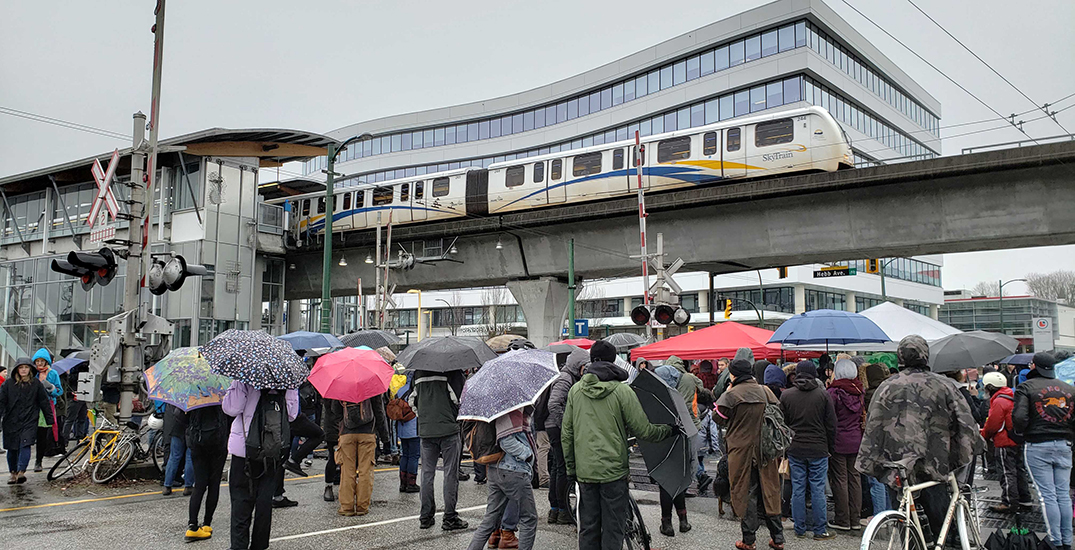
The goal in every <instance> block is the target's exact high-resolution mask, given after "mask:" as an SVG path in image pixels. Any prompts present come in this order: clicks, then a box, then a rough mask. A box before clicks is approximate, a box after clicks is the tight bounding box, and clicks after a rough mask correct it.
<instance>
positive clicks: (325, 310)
mask: <svg viewBox="0 0 1075 550" xmlns="http://www.w3.org/2000/svg"><path fill="white" fill-rule="evenodd" d="M335 165H336V144H334V143H329V144H328V171H327V172H326V177H325V251H324V252H325V253H324V258H323V259H322V260H323V261H322V265H321V332H323V333H325V334H331V333H332V213H333V212H332V211H333V205H332V199H333V194H332V187H333V182H334V181H335V180H334V178H335V177H336V171H335Z"/></svg>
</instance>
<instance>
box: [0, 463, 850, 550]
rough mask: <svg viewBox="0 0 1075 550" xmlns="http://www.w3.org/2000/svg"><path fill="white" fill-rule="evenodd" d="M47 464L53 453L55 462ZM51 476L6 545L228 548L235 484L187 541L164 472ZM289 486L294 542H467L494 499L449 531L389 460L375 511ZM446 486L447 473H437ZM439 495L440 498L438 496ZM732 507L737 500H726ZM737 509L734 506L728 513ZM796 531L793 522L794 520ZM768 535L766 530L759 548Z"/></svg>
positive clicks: (473, 492) (563, 539)
mask: <svg viewBox="0 0 1075 550" xmlns="http://www.w3.org/2000/svg"><path fill="white" fill-rule="evenodd" d="M46 465H47V463H46ZM323 469H324V460H315V461H314V465H313V467H312V468H311V473H317V472H321V471H323ZM62 487H63V484H49V483H48V482H46V481H45V479H44V474H43V473H42V474H36V475H35V474H31V479H30V481H29V482H28V483H27V484H25V485H21V486H6V485H0V548H12V549H14V548H18V549H27V548H32V549H38V548H40V549H50V550H59V549H79V550H84V549H90V550H93V549H102V550H104V549H119V548H123V549H126V548H152V549H158V548H161V549H165V548H185V549H186V550H194V549H206V550H208V549H224V548H228V536H227V531H228V521H229V518H230V504H229V500H228V490H227V488H226V487H225V488H222V489H221V499H220V504H219V507H218V509H217V518H216V520H215V521H214V523H215V524H216V525H215V527H216V528H217V530H218V532H217V533H216V534H215V535H214V537H213V538H212V539H210V540H207V541H200V542H197V543H192V544H190V545H188V544H185V543H184V540H183V532H184V530H185V529H186V516H187V503H188V502H189V500H188V497H183V496H182V494H181V491H179V492H176V493H173V495H172V496H168V497H165V496H163V495H161V494H160V487H159V485H158V484H157V483H156V482H151V481H150V482H122V481H121V482H119V486H117V487H101V486H96V485H92V484H87V483H74V484H72V483H68V487H67V488H66V489H62ZM286 487H287V496H288V497H289V498H291V499H294V500H296V501H298V502H299V506H298V507H295V508H287V509H279V510H275V511H274V514H273V525H272V536H273V542H272V543H271V547H272V548H289V549H296V550H299V549H318V550H324V549H330V548H355V549H392V550H395V549H404V548H406V549H411V548H422V549H427V548H428V549H463V548H466V546H467V544H469V542H470V538H471V536H472V535H473V531H474V528H475V527H477V524H478V522H479V521H480V520H481V516H482V513H483V510H484V507H485V498H486V497H485V487H483V486H478V485H476V484H475V483H474V482H473V481H468V482H462V483H461V484H460V491H459V505H458V508H459V510H460V511H461V512H460V513H461V516H462V517H463V518H464V519H466V520H467V521H468V522H470V525H471V527H470V529H468V530H466V531H463V532H454V533H445V532H443V531H442V530H441V529H440V517H439V516H438V518H437V525H436V527H434V528H433V529H428V530H420V529H418V520H417V517H416V516H417V513H418V509H419V504H418V495H417V494H401V493H399V491H398V488H399V477H398V474H397V473H396V470H395V469H389V468H380V471H378V472H377V473H376V474H375V482H374V502H373V506H372V508H371V511H370V514H369V515H367V516H365V517H361V518H357V517H356V518H343V517H339V516H337V515H336V503H329V502H325V501H324V500H323V499H322V493H323V491H324V483H323V481H322V479H321V478H320V477H311V478H308V479H302V478H288V481H287V483H286ZM437 488H438V496H439V488H440V479H439V474H438V480H437ZM535 496H536V500H537V504H538V514H539V516H540V518H539V524H538V535H537V541H536V544H535V548H537V549H552V548H556V549H560V548H564V549H567V548H574V547H575V546H576V542H575V541H576V539H575V532H574V530H573V528H571V527H568V526H561V525H548V524H546V523H545V521H544V515H545V513H546V512H547V510H548V508H547V506H548V497H547V492H546V491H544V490H540V491H537V492H536V494H535ZM635 498H636V499H637V500H638V502H639V505H640V508H641V510H642V514H643V515H644V517H645V521H646V525H647V526H648V527H649V528H650V531H651V533H652V536H653V544H652V546H653V548H655V549H667V550H673V549H688V548H690V549H694V548H707V549H708V548H718V549H719V548H724V549H733V548H734V544H735V541H736V540H738V538H739V524H738V522H733V521H730V520H729V519H722V518H720V517H719V516H718V514H717V502H716V500H715V499H711V498H695V499H689V500H688V501H687V509H688V514H689V515H688V517H689V519H690V521H691V523H692V524H693V525H694V529H693V530H692V531H691V532H690V533H686V534H679V533H677V535H676V536H675V537H674V538H666V537H663V536H661V535H660V534H658V533H656V530H657V527H658V525H659V524H660V506H659V505H658V502H657V494H656V493H651V492H636V493H635ZM438 502H440V501H439V500H438ZM726 510H727V511H728V512H729V515H730V506H726ZM726 517H727V516H726ZM786 528H787V531H788V534H792V533H791V530H790V525H788V526H786ZM860 534H861V532H852V533H851V534H847V535H840V536H838V537H837V538H836V539H834V540H832V541H826V542H824V543H817V542H814V541H812V540H801V539H796V538H795V537H794V536H791V537H790V540H789V541H788V545H787V547H788V548H789V549H795V550H799V549H802V550H822V549H824V550H853V549H854V548H856V547H857V546H858V542H859V539H858V535H860ZM767 541H768V537H767V536H765V535H763V534H762V533H759V545H758V546H759V548H760V549H764V548H765V546H764V544H765V542H767Z"/></svg>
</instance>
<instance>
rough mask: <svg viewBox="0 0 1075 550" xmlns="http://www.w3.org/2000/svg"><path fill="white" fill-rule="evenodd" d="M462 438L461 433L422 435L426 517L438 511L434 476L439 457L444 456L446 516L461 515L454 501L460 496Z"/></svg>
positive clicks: (425, 518) (424, 516)
mask: <svg viewBox="0 0 1075 550" xmlns="http://www.w3.org/2000/svg"><path fill="white" fill-rule="evenodd" d="M461 447H462V442H461V441H460V439H459V436H458V435H455V434H452V435H448V436H444V437H423V438H422V492H421V495H420V496H421V498H422V511H421V514H420V515H419V518H420V519H421V520H423V521H425V520H431V519H433V516H434V515H435V514H436V513H437V500H436V495H435V494H434V492H433V480H434V478H435V477H436V475H437V459H438V458H440V459H444V520H449V519H453V518H457V517H459V514H458V513H456V511H455V503H456V500H457V499H458V498H459V452H460V450H461Z"/></svg>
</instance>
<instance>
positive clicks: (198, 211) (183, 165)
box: [178, 151, 205, 224]
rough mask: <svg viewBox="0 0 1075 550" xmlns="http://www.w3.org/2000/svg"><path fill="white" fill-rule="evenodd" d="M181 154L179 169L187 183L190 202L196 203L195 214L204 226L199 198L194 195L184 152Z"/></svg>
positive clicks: (180, 152)
mask: <svg viewBox="0 0 1075 550" xmlns="http://www.w3.org/2000/svg"><path fill="white" fill-rule="evenodd" d="M178 153H179V169H180V170H182V171H183V181H184V182H186V184H187V185H186V187H187V191H188V192H190V200H192V201H194V213H195V214H197V215H198V223H199V224H204V223H205V222H203V221H202V211H201V209H200V207H199V205H198V196H197V195H195V194H194V186H193V185H191V184H190V174H188V173H187V161H186V160H184V159H183V151H178Z"/></svg>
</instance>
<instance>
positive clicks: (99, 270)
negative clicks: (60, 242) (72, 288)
mask: <svg viewBox="0 0 1075 550" xmlns="http://www.w3.org/2000/svg"><path fill="white" fill-rule="evenodd" d="M118 269H119V265H118V264H117V263H116V255H115V254H113V253H112V250H110V249H108V248H102V249H100V250H98V251H97V252H71V253H70V254H68V255H67V260H66V261H65V260H52V270H53V271H55V272H57V273H63V274H65V275H72V276H74V277H78V278H79V279H80V280H81V281H82V288H83V289H84V290H89V289H91V288H93V285H95V284H99V285H101V286H106V285H108V283H111V282H112V279H114V278H115V277H116V271H117V270H118Z"/></svg>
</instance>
